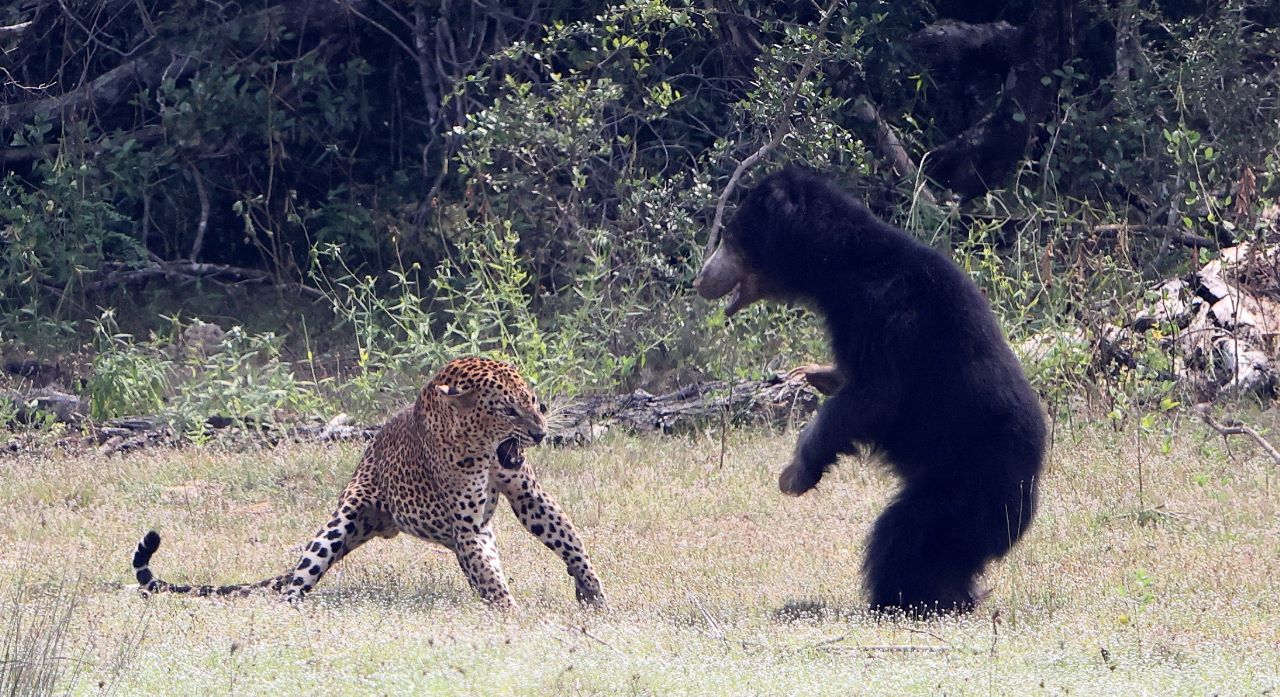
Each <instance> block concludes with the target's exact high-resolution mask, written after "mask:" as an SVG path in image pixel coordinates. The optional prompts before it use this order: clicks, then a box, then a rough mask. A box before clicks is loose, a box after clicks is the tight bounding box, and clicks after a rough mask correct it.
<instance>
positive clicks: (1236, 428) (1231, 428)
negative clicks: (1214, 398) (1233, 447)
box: [1195, 404, 1280, 465]
mask: <svg viewBox="0 0 1280 697" xmlns="http://www.w3.org/2000/svg"><path fill="white" fill-rule="evenodd" d="M1195 412H1196V414H1197V415H1199V416H1200V418H1201V420H1203V421H1204V422H1205V423H1206V424H1209V428H1212V429H1213V430H1215V431H1217V432H1218V434H1219V435H1221V436H1222V437H1224V438H1225V437H1227V436H1239V435H1244V436H1249V437H1250V438H1252V439H1253V442H1255V443H1257V444H1258V447H1260V448H1262V450H1263V452H1265V453H1266V454H1267V456H1269V457H1270V458H1271V461H1272V462H1274V463H1276V464H1277V465H1280V450H1276V447H1275V446H1274V445H1272V444H1271V443H1269V442H1268V441H1267V439H1266V438H1263V437H1262V434H1260V433H1258V432H1257V431H1255V430H1253V428H1251V427H1250V426H1247V425H1245V424H1244V423H1243V422H1241V421H1231V422H1229V423H1226V424H1220V423H1218V422H1217V421H1214V419H1213V416H1211V415H1210V414H1209V405H1208V404H1197V405H1196V406H1195Z"/></svg>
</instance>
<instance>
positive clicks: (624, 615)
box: [0, 421, 1280, 695]
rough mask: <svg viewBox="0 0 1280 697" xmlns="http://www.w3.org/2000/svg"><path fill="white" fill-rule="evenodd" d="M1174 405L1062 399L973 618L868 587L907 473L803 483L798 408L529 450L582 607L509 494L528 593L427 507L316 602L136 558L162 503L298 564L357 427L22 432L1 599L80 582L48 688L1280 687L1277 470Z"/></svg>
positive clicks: (250, 568) (273, 561)
mask: <svg viewBox="0 0 1280 697" xmlns="http://www.w3.org/2000/svg"><path fill="white" fill-rule="evenodd" d="M1171 432H1172V433H1173V434H1174V435H1172V436H1171V437H1168V438H1167V439H1166V438H1164V437H1161V436H1158V435H1151V434H1146V435H1144V434H1139V433H1136V432H1122V433H1115V432H1112V431H1110V430H1109V429H1104V428H1100V427H1098V426H1077V427H1076V428H1075V430H1067V429H1066V427H1065V426H1062V425H1060V426H1059V429H1058V431H1057V434H1056V439H1055V441H1056V442H1055V447H1054V449H1053V453H1052V457H1051V462H1050V464H1049V468H1048V472H1047V476H1046V479H1045V480H1044V489H1043V501H1044V505H1043V513H1042V514H1041V516H1040V518H1039V519H1038V521H1037V524H1036V525H1035V527H1034V528H1033V530H1032V532H1031V533H1030V535H1029V536H1028V537H1027V538H1026V540H1025V543H1024V544H1023V545H1021V546H1019V547H1018V549H1017V550H1016V551H1015V552H1014V553H1013V554H1012V555H1011V557H1009V558H1008V559H1006V560H1005V561H1003V562H1001V563H999V564H997V565H995V566H994V567H993V568H992V569H991V570H990V571H989V573H988V574H987V576H986V578H985V584H986V585H988V586H990V587H991V588H992V593H991V596H990V597H989V599H988V601H987V603H986V604H985V605H984V606H983V607H982V608H980V610H979V611H978V612H976V613H974V614H973V615H971V616H969V617H965V618H962V619H944V620H936V621H930V622H905V621H904V622H892V621H877V620H875V619H874V618H872V617H869V616H867V615H866V614H864V613H863V612H862V611H861V609H860V604H859V596H858V591H857V588H858V583H859V576H858V566H859V563H860V554H861V552H862V536H863V534H864V533H865V531H866V530H867V529H868V526H869V525H870V523H871V522H872V520H873V519H874V517H875V515H876V513H877V512H878V511H879V510H880V508H881V507H882V506H883V505H884V503H885V502H886V500H887V498H888V497H889V496H890V495H891V493H892V489H893V481H892V479H891V478H889V477H888V476H886V475H885V474H884V473H883V472H882V471H880V470H879V469H878V468H876V467H874V466H870V465H868V464H866V463H863V462H857V461H851V462H846V463H845V464H844V465H843V466H842V467H840V468H839V469H838V470H837V471H836V472H835V473H833V474H832V475H830V476H829V478H828V480H825V481H824V482H823V484H822V486H821V487H820V488H819V490H818V491H816V492H814V493H813V494H811V495H809V496H806V497H803V498H800V499H789V498H786V497H783V496H781V495H779V494H777V493H776V490H775V476H776V471H777V468H778V467H779V466H780V465H781V464H782V463H784V462H785V461H786V459H787V456H788V453H789V449H790V447H791V445H792V442H793V439H794V434H769V433H748V432H745V431H738V432H734V433H731V434H730V436H729V438H728V452H727V455H726V458H725V465H724V467H723V468H719V467H718V463H719V456H718V455H719V451H718V448H719V439H718V435H717V434H714V433H708V434H703V435H701V436H697V437H692V438H665V439H661V438H650V437H646V438H633V437H621V436H619V437H611V438H608V439H606V440H605V441H603V442H600V443H597V444H594V445H592V446H590V447H586V448H576V449H549V448H544V449H539V450H535V451H533V452H532V453H531V458H532V461H533V462H534V463H535V466H536V467H537V468H538V471H539V473H540V477H541V479H542V480H543V482H544V484H545V486H546V488H547V489H548V490H549V491H551V492H552V493H553V494H554V495H556V496H557V497H558V499H559V500H560V502H561V503H562V505H563V506H564V507H565V508H566V510H568V511H569V512H570V513H571V515H572V516H573V517H574V520H575V523H576V525H577V527H578V529H579V531H580V532H581V534H582V535H583V537H584V538H585V540H586V542H587V544H588V548H589V550H590V551H591V553H592V556H593V558H594V560H595V563H596V565H597V570H598V572H599V574H600V576H601V578H602V580H603V582H604V584H605V587H606V591H607V593H608V594H609V600H610V603H611V610H610V611H608V612H605V613H599V612H591V611H586V610H581V609H579V608H578V607H577V606H576V604H575V603H574V601H573V586H572V581H571V579H570V578H569V577H568V576H567V575H566V574H565V572H564V569H563V567H562V566H561V565H560V563H559V561H558V560H557V559H556V558H555V557H554V556H553V555H551V554H550V553H549V552H547V551H546V550H545V549H543V548H542V547H541V546H540V545H538V544H537V543H536V542H535V541H534V540H533V538H532V537H530V536H529V535H528V534H527V533H525V532H524V531H523V530H522V529H521V528H520V527H519V525H518V523H516V521H515V520H514V516H512V515H511V514H510V511H509V510H508V509H506V508H505V507H503V508H502V509H500V511H499V514H498V545H499V549H500V550H501V553H502V555H503V563H504V566H505V568H506V571H507V573H508V576H509V577H510V580H511V585H512V591H513V593H514V595H515V597H516V599H517V600H518V601H519V602H520V603H521V604H522V606H523V609H522V611H521V612H519V613H517V614H514V615H510V616H503V615H499V614H496V613H494V612H491V611H489V610H487V609H486V608H485V607H483V606H482V605H481V603H480V602H479V601H478V600H476V599H475V598H474V596H473V595H472V593H471V591H470V590H469V589H468V588H467V586H466V583H465V580H464V579H463V576H462V573H461V571H460V570H459V569H458V568H457V564H456V562H455V561H454V559H453V558H452V556H451V555H450V554H449V553H447V552H445V551H443V550H441V549H439V548H436V547H433V546H430V545H428V544H425V543H422V542H419V541H417V540H412V539H408V538H406V537H405V536H403V535H402V536H400V537H398V538H396V539H394V540H390V541H385V540H376V541H374V542H371V543H369V544H368V545H366V546H365V547H364V548H362V549H360V550H359V551H357V552H356V553H354V554H353V555H352V556H351V557H349V558H348V559H347V560H345V561H343V562H342V563H341V564H340V565H338V567H336V568H335V570H334V571H332V572H330V574H329V575H327V576H326V577H325V579H324V580H323V581H322V582H321V584H320V586H319V587H318V589H317V591H316V592H315V593H314V594H312V596H310V597H309V598H308V599H307V601H306V602H305V603H304V604H303V605H302V607H301V608H300V609H295V608H293V607H290V606H289V605H287V604H283V603H280V602H277V601H276V600H274V599H272V598H270V597H255V598H248V599H240V600H211V599H199V598H181V597H174V596H158V597H153V598H150V599H144V598H142V597H139V595H138V594H137V593H136V591H135V590H134V589H133V588H132V587H131V584H132V578H131V577H130V574H129V571H128V561H129V557H130V555H131V553H132V550H133V547H134V545H135V544H136V542H137V540H138V538H139V536H140V535H141V534H142V533H143V532H144V531H145V530H146V529H148V528H150V527H155V528H156V529H158V530H160V531H161V533H162V534H163V535H164V536H165V543H164V546H163V547H162V548H161V550H160V552H159V553H158V554H157V556H156V558H155V560H154V561H153V568H154V569H156V570H157V572H158V573H159V574H160V575H161V576H162V577H164V578H167V579H170V580H175V581H195V582H235V581H244V580H253V579H258V578H262V577H266V576H268V575H272V574H275V573H278V572H280V571H282V570H284V569H286V568H288V566H289V565H290V564H291V563H292V562H293V561H294V558H295V555H296V552H297V550H298V549H299V545H300V543H302V542H303V541H305V540H308V539H309V538H310V535H311V533H312V532H313V530H314V528H316V527H317V526H318V525H320V524H321V523H322V522H324V519H325V516H326V515H327V514H328V513H329V510H330V506H331V504H332V502H333V500H334V497H335V495H336V493H337V492H338V490H339V489H340V488H341V486H342V485H343V484H344V483H345V480H346V477H347V475H348V473H349V472H350V470H351V469H352V467H353V466H354V463H355V461H356V458H357V456H358V451H359V447H358V446H356V445H295V446H287V447H282V448H278V449H274V450H264V451H258V452H220V451H216V450H212V449H203V450H201V449H189V450H183V451H177V452H174V451H151V452H143V453H141V454H134V455H128V456H124V457H120V456H111V457H107V456H100V455H98V454H96V453H94V452H91V451H90V452H84V453H64V452H48V453H43V454H35V455H23V456H17V457H13V456H6V459H3V460H0V472H2V473H3V476H0V549H3V550H4V553H3V554H0V608H27V609H30V608H32V607H34V606H33V605H32V602H33V600H32V599H33V598H35V599H38V598H42V597H43V598H48V597H54V598H61V600H60V601H59V602H58V603H56V604H55V607H53V608H46V610H47V611H48V612H55V611H58V608H65V611H66V612H67V613H69V618H68V619H67V621H66V622H65V623H64V625H57V624H56V623H54V624H53V625H50V626H53V627H54V628H55V629H56V628H58V627H59V626H60V627H61V629H60V631H61V632H62V633H63V634H62V636H60V637H56V638H57V639H58V640H60V641H61V643H59V644H51V642H52V641H53V639H50V638H48V637H45V638H44V639H43V643H41V644H40V646H42V647H48V646H50V645H56V646H58V652H57V653H58V655H57V656H49V655H48V653H49V652H48V651H47V650H45V649H38V650H37V649H33V650H31V651H30V652H29V655H28V656H27V659H28V662H30V663H39V664H41V666H37V667H43V668H46V669H48V668H50V667H53V668H56V669H58V671H59V672H58V673H57V675H58V676H59V677H58V685H57V687H56V689H44V690H43V693H49V692H51V691H52V692H55V693H57V692H62V691H71V692H73V693H86V694H87V693H93V694H100V693H107V694H165V695H180V694H192V695H204V694H237V695H241V694H244V695H251V694H275V693H280V692H283V691H291V692H301V691H305V692H307V693H309V694H316V695H341V694H474V695H480V694H483V695H503V694H547V695H595V694H608V695H615V694H624V695H625V694H637V695H679V694H693V695H705V694H711V695H796V694H804V695H823V694H831V695H849V694H886V695H902V694H928V695H935V694H979V695H989V694H1016V695H1023V694H1064V693H1070V694H1118V695H1120V694H1122V695H1142V694H1151V695H1171V694H1213V693H1216V694H1230V695H1257V694H1267V693H1272V694H1274V693H1275V692H1276V691H1277V690H1280V676H1278V675H1277V673H1278V671H1280V668H1278V666H1280V522H1278V521H1280V483H1278V482H1277V472H1276V471H1275V469H1274V466H1273V465H1271V464H1270V463H1269V461H1267V460H1265V459H1263V458H1262V457H1260V456H1258V455H1256V454H1254V453H1253V450H1252V446H1251V445H1250V444H1247V443H1245V442H1243V441H1232V442H1230V443H1224V442H1223V441H1222V440H1221V439H1220V438H1217V437H1211V436H1210V435H1209V434H1208V433H1207V432H1206V431H1205V430H1204V429H1203V427H1202V426H1200V425H1199V424H1198V423H1196V422H1193V421H1184V422H1182V423H1174V424H1172V426H1171ZM1139 459H1140V460H1141V462H1142V471H1143V477H1144V482H1143V500H1142V502H1141V503H1140V502H1139V499H1138V495H1137V491H1138V486H1137V471H1138V468H1137V463H1138V461H1139ZM63 588H74V589H76V591H77V592H76V593H75V594H74V595H71V594H68V593H65V592H62V591H60V590H59V589H63ZM41 592H43V595H41ZM15 599H16V600H15ZM16 616H17V614H16V611H13V612H11V613H10V618H9V619H12V617H16ZM4 620H6V618H5V617H0V626H5V627H8V626H9V625H12V624H13V623H12V622H8V623H6V622H4ZM0 631H5V632H7V633H8V634H12V633H13V632H12V630H11V629H8V628H6V629H5V630H0ZM7 641H8V642H9V643H12V642H13V638H12V637H9V638H8V640H7ZM0 645H5V641H0ZM59 662H60V663H59ZM0 674H2V673H0ZM47 674H48V673H47V671H46V672H45V673H41V674H40V675H47ZM46 687H47V685H46ZM0 694H6V695H7V694H25V692H24V691H23V690H21V689H17V688H13V687H12V686H11V685H8V684H0Z"/></svg>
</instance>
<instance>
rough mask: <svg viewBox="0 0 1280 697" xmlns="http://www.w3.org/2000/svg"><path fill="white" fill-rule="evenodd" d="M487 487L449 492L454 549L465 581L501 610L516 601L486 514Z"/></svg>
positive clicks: (512, 608) (509, 607)
mask: <svg viewBox="0 0 1280 697" xmlns="http://www.w3.org/2000/svg"><path fill="white" fill-rule="evenodd" d="M486 488H487V487H472V488H471V490H470V491H468V492H467V494H466V495H461V496H450V499H451V500H453V501H455V502H456V503H455V504H454V505H455V507H456V510H455V511H454V515H453V521H452V526H453V530H452V533H453V545H452V548H453V553H454V554H455V555H456V556H457V557H458V565H459V566H461V567H462V572H463V573H464V574H466V576H467V581H468V582H469V583H470V584H471V587H472V588H473V589H475V591H476V593H478V594H479V595H480V597H481V598H483V599H484V600H485V602H487V603H489V604H490V605H492V606H494V607H496V608H500V609H503V610H514V609H515V608H516V602H515V600H514V599H512V597H511V591H510V590H509V589H508V588H507V578H506V576H505V575H504V574H503V573H502V563H501V562H500V561H499V560H498V548H497V545H495V544H494V537H493V529H492V527H490V524H489V516H487V515H486V509H487V508H489V507H488V506H486V496H485V494H486V493H487V492H486V491H485V489H486ZM490 512H491V511H490Z"/></svg>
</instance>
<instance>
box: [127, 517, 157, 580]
mask: <svg viewBox="0 0 1280 697" xmlns="http://www.w3.org/2000/svg"><path fill="white" fill-rule="evenodd" d="M157 549H160V535H159V533H157V532H156V531H155V530H151V531H149V532H148V533H147V534H146V535H145V536H143V538H142V541H141V542H139V543H138V549H137V551H135V552H134V553H133V575H134V576H135V577H137V579H138V585H140V586H142V587H144V588H146V587H148V586H150V585H151V580H152V578H153V577H152V575H151V569H150V568H148V565H149V564H150V563H151V555H153V554H155V553H156V550H157Z"/></svg>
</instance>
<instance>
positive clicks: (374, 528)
mask: <svg viewBox="0 0 1280 697" xmlns="http://www.w3.org/2000/svg"><path fill="white" fill-rule="evenodd" d="M398 532H400V530H399V528H398V527H397V526H396V524H395V522H394V521H393V520H392V519H391V516H389V515H387V514H386V513H385V512H383V511H382V510H380V509H379V508H378V506H377V505H375V504H374V503H372V502H370V501H368V500H366V499H364V498H363V497H360V496H358V495H356V494H354V493H352V492H350V491H346V492H343V495H342V497H341V498H340V499H339V502H338V509H337V510H335V511H334V512H333V517H332V518H331V519H330V520H329V522H328V523H325V525H324V527H322V528H320V531H319V532H317V533H316V535H315V537H314V538H313V539H312V541H311V543H310V544H308V545H307V547H306V549H305V550H303V552H302V558H301V559H300V560H299V561H298V563H297V565H296V566H294V568H293V570H292V571H290V572H289V573H288V574H286V575H285V577H284V579H283V580H284V583H283V584H282V586H283V587H282V588H280V590H281V592H283V593H284V594H285V595H286V596H287V597H289V598H290V599H299V598H301V597H302V596H303V595H305V594H306V593H307V592H308V591H310V590H311V589H312V588H314V587H315V585H316V583H318V582H319V581H320V577H321V576H324V573H325V572H326V571H328V570H329V568H330V567H332V566H333V565H334V564H336V563H338V561H339V560H340V559H342V558H343V557H345V556H347V555H348V554H350V553H351V551H352V550H354V549H355V548H356V547H359V546H360V545H362V544H364V543H365V542H368V541H369V540H371V539H373V538H375V537H395V535H396V534H397V533H398Z"/></svg>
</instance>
